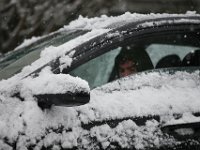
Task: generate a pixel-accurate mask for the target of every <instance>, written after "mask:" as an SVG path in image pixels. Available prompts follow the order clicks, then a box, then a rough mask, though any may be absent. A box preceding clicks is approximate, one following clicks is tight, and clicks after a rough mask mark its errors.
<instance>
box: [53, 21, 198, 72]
mask: <svg viewBox="0 0 200 150" xmlns="http://www.w3.org/2000/svg"><path fill="white" fill-rule="evenodd" d="M191 28H192V30H193V31H191V30H190V29H191ZM175 31H176V32H179V33H180V32H186V31H188V32H200V23H199V24H196V23H185V24H180V23H174V24H162V25H159V26H150V27H146V28H140V29H136V30H135V29H133V30H132V29H131V25H129V28H126V29H124V27H123V28H122V29H116V30H112V31H111V32H108V33H106V34H104V35H102V36H101V37H97V38H95V39H93V40H91V41H90V42H89V43H87V44H85V45H80V46H79V47H77V48H75V50H77V51H79V50H80V49H81V47H82V48H83V47H84V49H83V50H82V53H80V54H77V55H76V53H75V55H74V57H73V61H72V64H71V66H70V67H67V68H64V69H63V70H62V72H59V73H65V74H67V73H69V72H70V71H71V70H73V69H75V68H76V67H78V66H80V65H81V64H83V63H85V62H87V61H89V60H91V59H93V58H96V57H98V56H100V55H102V54H104V53H106V52H108V51H110V50H112V49H115V48H117V47H119V46H123V45H126V44H127V43H128V42H129V40H131V41H132V42H138V41H140V40H141V39H144V38H147V37H149V36H152V35H154V36H155V35H156V34H157V35H156V36H158V35H160V34H161V32H162V34H163V33H170V32H175ZM116 32H120V36H114V37H112V38H108V37H107V35H108V34H112V33H116ZM93 41H95V42H96V43H97V44H96V45H95V46H91V45H92V43H93ZM101 41H103V42H101ZM55 70H56V69H55ZM55 70H54V71H55ZM57 70H59V68H57ZM57 72H58V71H57Z"/></svg>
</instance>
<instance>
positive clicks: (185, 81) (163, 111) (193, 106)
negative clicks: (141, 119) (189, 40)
mask: <svg viewBox="0 0 200 150" xmlns="http://www.w3.org/2000/svg"><path fill="white" fill-rule="evenodd" d="M199 74H200V73H199V71H196V72H194V73H187V72H177V73H175V74H173V75H170V74H168V73H158V72H154V73H142V74H138V75H134V76H131V77H127V78H124V79H122V80H118V81H114V82H113V83H109V84H107V85H105V86H103V87H101V88H97V89H94V90H92V91H91V100H90V103H89V104H87V105H83V106H80V107H71V108H70V107H68V108H66V107H52V108H51V109H48V110H45V111H42V110H41V109H40V108H39V107H38V105H37V103H36V101H34V100H31V99H29V100H26V101H20V100H19V99H17V98H9V97H5V96H1V97H0V98H1V103H0V110H1V114H0V133H1V134H0V139H1V140H0V141H1V143H0V146H5V147H6V146H8V147H9V144H8V143H10V145H12V143H15V142H16V143H17V149H22V148H25V147H29V146H36V147H37V148H38V149H41V148H42V147H48V146H52V145H54V146H56V145H57V146H58V147H63V148H73V147H78V148H80V149H81V148H83V147H86V148H88V149H90V148H91V149H92V148H94V147H96V148H97V149H98V145H96V144H95V143H100V145H101V147H103V148H105V149H106V148H109V145H110V144H111V143H112V142H117V143H118V144H119V145H120V146H122V147H124V148H125V147H126V148H128V147H130V146H133V145H134V146H135V147H136V148H137V149H141V148H145V147H146V146H148V145H149V143H150V144H152V145H153V146H157V147H159V146H160V145H162V144H163V143H165V144H172V145H173V144H174V143H175V140H173V138H169V137H166V138H164V139H163V137H162V138H161V139H160V138H159V137H161V136H160V135H162V132H161V131H160V129H159V127H158V126H159V122H157V121H155V120H150V121H148V122H146V124H145V125H144V126H138V125H136V124H135V122H134V121H132V120H126V121H123V122H121V123H119V124H118V125H117V126H116V127H114V128H111V127H110V126H109V125H107V124H103V125H99V126H94V127H93V128H91V129H90V130H86V129H84V128H82V124H87V123H90V122H93V121H102V120H112V119H116V118H126V117H136V116H148V115H160V116H165V115H168V116H169V115H170V114H171V118H170V117H168V118H167V119H166V118H165V117H163V121H164V122H170V119H173V113H182V114H184V113H187V114H188V113H190V114H191V112H196V111H200V102H199V99H198V98H199V96H200V92H199V91H200V75H199ZM191 115H192V114H191ZM193 117H194V116H193ZM183 120H184V119H183ZM197 120H199V121H200V118H199V117H196V118H195V121H197ZM182 123H183V122H182ZM152 133H154V134H152ZM93 138H95V139H96V140H97V141H96V142H94V141H93V142H92V139H93ZM5 139H6V142H7V144H6V142H5Z"/></svg>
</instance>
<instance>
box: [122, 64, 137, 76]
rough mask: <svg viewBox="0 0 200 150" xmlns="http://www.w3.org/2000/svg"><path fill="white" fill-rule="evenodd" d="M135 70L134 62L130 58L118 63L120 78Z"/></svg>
mask: <svg viewBox="0 0 200 150" xmlns="http://www.w3.org/2000/svg"><path fill="white" fill-rule="evenodd" d="M136 72H137V68H136V64H135V63H134V62H133V61H132V60H126V61H124V62H121V63H120V64H119V76H120V78H121V77H125V76H128V75H130V74H133V73H136Z"/></svg>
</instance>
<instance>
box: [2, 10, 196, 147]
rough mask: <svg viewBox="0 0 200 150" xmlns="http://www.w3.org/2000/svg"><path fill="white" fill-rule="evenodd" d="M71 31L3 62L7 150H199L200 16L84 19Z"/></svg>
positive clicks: (150, 15)
mask: <svg viewBox="0 0 200 150" xmlns="http://www.w3.org/2000/svg"><path fill="white" fill-rule="evenodd" d="M72 29H73V31H75V32H76V31H78V30H81V34H78V35H74V36H73V38H70V40H67V41H66V42H61V44H56V46H48V47H45V48H42V49H40V48H38V49H37V48H36V49H34V50H30V49H29V48H25V49H24V50H23V51H24V55H21V56H20V58H19V59H17V58H15V59H13V61H12V62H11V63H9V62H8V63H7V62H6V61H5V60H6V59H7V58H8V57H10V58H12V57H11V56H13V57H14V56H15V55H16V54H15V53H18V51H17V50H16V52H15V53H13V54H12V53H10V54H9V55H7V56H5V57H4V58H2V60H1V62H3V63H4V64H5V65H4V66H3V65H2V67H1V70H0V73H1V74H4V75H0V76H1V81H0V110H1V113H0V148H1V149H36V150H37V149H199V148H200V144H199V140H200V136H199V135H200V100H199V99H200V98H199V97H200V15H198V14H195V13H193V12H188V13H186V14H149V15H142V14H130V13H126V14H124V15H121V16H118V17H107V16H101V17H99V18H98V17H97V18H91V19H88V18H83V17H80V18H79V19H78V20H75V21H73V22H72V23H70V24H69V25H68V26H66V27H64V29H62V30H68V31H69V30H72ZM82 31H83V33H82ZM44 41H46V40H44ZM47 41H48V39H47ZM58 41H59V40H58ZM36 42H37V41H36ZM41 43H42V42H41ZM36 45H37V44H36ZM50 45H51V44H50ZM19 52H20V51H19ZM26 52H27V53H26ZM34 53H37V55H34ZM31 58H34V59H31ZM127 58H131V59H133V60H134V62H132V63H131V66H128V65H123V64H122V63H121V62H124V60H127ZM8 60H9V59H8ZM25 60H27V61H28V62H29V64H30V65H27V64H24V65H21V62H24V61H25ZM121 60H122V61H121ZM19 64H20V65H19ZM17 66H18V67H19V68H18V69H16V70H15V71H13V69H11V68H12V67H14V68H16V67H17ZM122 66H123V67H122ZM124 66H125V68H124ZM22 68H23V69H22ZM126 69H129V70H131V73H127V74H123V73H124V72H126V71H125V70H126ZM13 74H15V75H13ZM6 78H8V79H6ZM83 104H84V105H83ZM64 106H71V107H64Z"/></svg>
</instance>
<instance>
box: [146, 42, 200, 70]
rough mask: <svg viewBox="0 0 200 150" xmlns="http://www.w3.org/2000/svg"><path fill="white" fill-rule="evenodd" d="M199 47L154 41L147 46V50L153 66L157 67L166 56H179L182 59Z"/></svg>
mask: <svg viewBox="0 0 200 150" xmlns="http://www.w3.org/2000/svg"><path fill="white" fill-rule="evenodd" d="M197 49H198V47H194V46H183V45H170V44H156V43H153V44H150V45H149V46H148V47H147V48H146V51H147V53H148V55H149V57H150V59H151V61H152V63H153V66H154V67H156V65H157V64H158V62H159V61H160V60H162V58H165V57H166V56H178V57H179V58H180V60H181V61H182V60H183V58H184V57H185V56H186V55H187V54H188V53H190V52H194V51H195V50H197Z"/></svg>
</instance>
